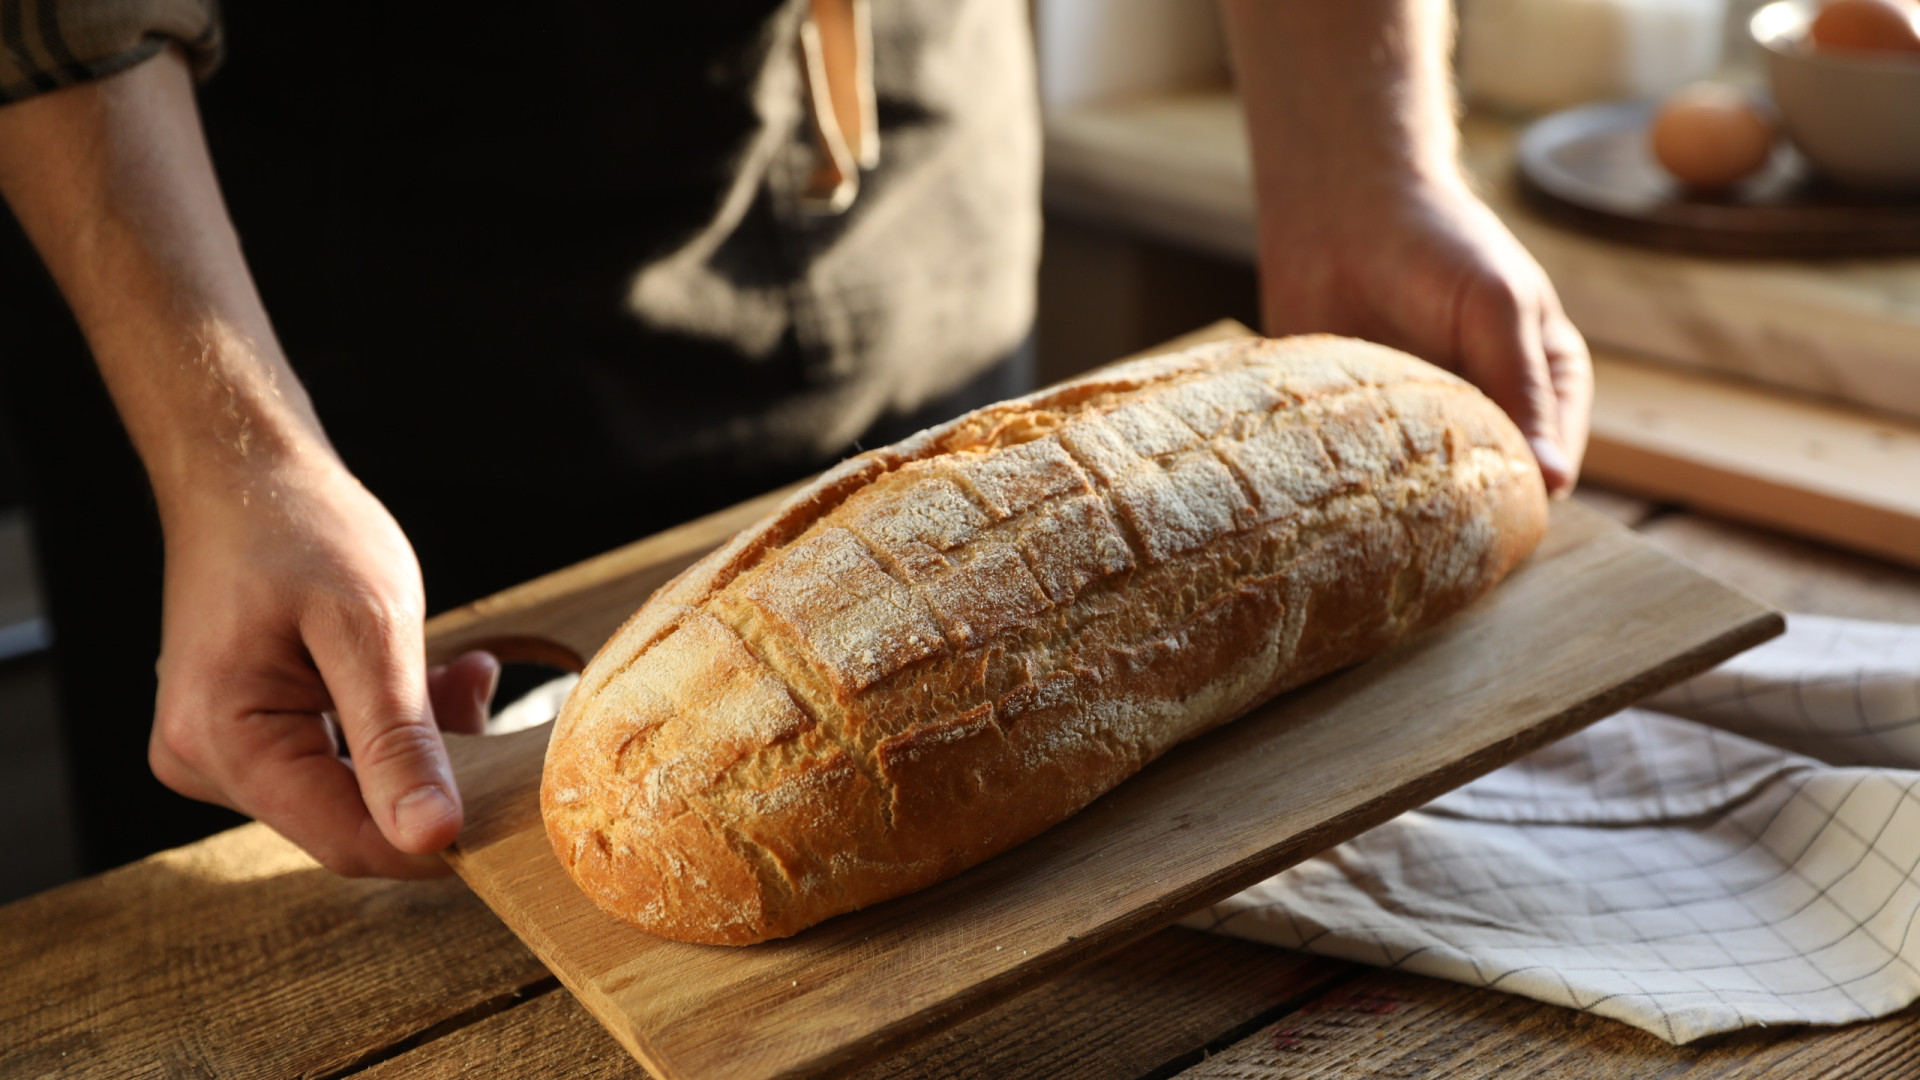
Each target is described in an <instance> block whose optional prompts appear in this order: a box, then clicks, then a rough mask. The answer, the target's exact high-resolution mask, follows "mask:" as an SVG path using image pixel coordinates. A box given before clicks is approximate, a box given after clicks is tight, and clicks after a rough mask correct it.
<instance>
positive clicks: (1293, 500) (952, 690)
mask: <svg viewBox="0 0 1920 1080" xmlns="http://www.w3.org/2000/svg"><path fill="white" fill-rule="evenodd" d="M1545 529H1546V496H1545V492H1544V490H1543V489H1542V487H1541V482H1540V477H1539V474H1538V471H1537V469H1536V468H1535V466H1534V463H1533V458H1532V455H1531V453H1530V452H1529V451H1528V449H1527V446H1526V443H1525V441H1524V440H1523V439H1522V438H1521V436H1520V434H1519V432H1518V431H1517V430H1515V429H1514V427H1513V425H1512V423H1511V422H1510V421H1509V420H1508V419H1507V418H1506V417H1505V416H1504V415H1503V414H1502V413H1501V412H1500V410H1499V409H1498V408H1497V407H1496V406H1494V405H1493V404H1492V403H1491V402H1490V401H1488V400H1487V399H1486V398H1485V397H1483V396H1482V395H1481V394H1480V393H1479V391H1477V390H1475V389H1473V387H1471V386H1470V385H1468V384H1467V383H1465V382H1464V381H1462V380H1460V379H1458V378H1456V377H1455V376H1452V375H1449V374H1447V373H1445V372H1443V371H1441V370H1439V369H1438V368H1434V367H1431V366H1429V365H1427V364H1424V363H1422V362H1420V361H1418V360H1415V359H1414V358H1412V357H1410V356H1406V355H1404V354H1402V353H1398V352H1395V351H1393V350H1390V349H1386V348H1383V347H1381V346H1376V345H1370V344H1367V343H1364V342H1358V341H1352V340H1348V339H1342V338H1332V337H1305V338H1289V339H1285V340H1279V341H1268V340H1258V339H1254V340H1247V341H1236V342H1223V343H1217V344H1213V345H1207V346H1201V347H1199V348H1197V349H1192V350H1188V351H1187V352H1184V353H1180V354H1176V355H1173V356H1167V357H1156V358H1152V359H1149V360H1143V361H1138V362H1135V363H1131V364H1125V365H1121V366H1119V367H1116V368H1112V369H1108V370H1106V371H1102V372H1099V373H1096V374H1094V375H1091V376H1088V377H1086V378H1083V379H1079V380H1075V381H1073V382H1070V383H1066V384H1063V385H1061V386H1059V387H1055V388H1053V389H1050V390H1046V391H1042V392H1040V393H1037V394H1032V395H1029V396H1028V397H1025V398H1021V399H1018V400H1016V401H1012V402H1005V403H1002V404H999V405H994V406H990V407H988V408H986V409H982V410H979V411H976V412H974V413H970V414H968V415H967V416H963V417H961V418H959V419H957V420H955V421H953V422H951V423H948V424H944V425H941V426H939V427H936V428H932V429H930V430H928V431H924V432H922V433H920V434H918V435H916V436H913V437H912V438H909V439H907V440H905V441H903V442H900V443H896V444H894V445H893V446H889V447H884V448H882V449H879V450H875V451H872V452H870V453H867V454H862V455H860V456H859V457H856V458H852V459H850V460H848V461H846V462H844V463H842V464H841V465H839V466H837V467H835V468H834V469H832V470H830V471H829V472H827V473H826V474H824V475H822V476H821V477H820V478H819V479H818V480H816V481H815V482H814V483H812V484H811V485H809V486H808V487H806V488H804V489H802V490H801V491H799V492H798V493H796V494H795V495H794V496H793V497H792V498H790V499H789V500H788V501H787V502H786V503H785V504H784V505H783V506H782V507H781V508H780V509H778V510H776V511H775V512H774V513H773V514H771V515H769V516H768V517H767V518H766V519H765V520H763V521H761V522H760V523H759V524H757V525H755V526H753V527H751V528H749V529H747V530H745V531H744V532H742V533H741V534H740V535H739V536H737V537H735V538H734V540H733V541H731V542H730V543H728V544H727V545H726V546H725V547H723V548H721V549H720V550H718V551H716V552H714V553H713V554H711V555H709V556H708V557H707V558H705V559H703V560H701V561H700V562H699V563H697V564H695V565H694V566H693V567H691V568H689V569H688V570H687V571H686V572H685V573H683V574H681V575H680V576H679V577H678V578H676V579H675V580H673V581H672V582H669V583H668V584H667V585H666V586H664V587H663V588H662V589H661V590H660V591H659V592H658V593H656V594H655V595H654V597H653V598H652V599H650V600H649V601H648V602H647V604H646V605H645V606H644V607H642V608H641V609H640V611H639V612H638V613H636V614H635V615H634V617H633V618H632V619H631V620H629V621H628V623H627V624H626V625H625V626H624V627H622V628H621V629H620V631H619V632H618V633H616V634H615V635H614V636H613V638H612V639H611V640H609V641H608V642H607V644H606V645H605V646H604V647H603V648H602V649H601V650H600V652H599V654H598V655H596V656H595V657H594V659H593V661H592V663H590V664H589V665H588V666H587V670H586V672H585V674H584V676H583V677H582V679H581V682H580V685H579V686H578V687H577V688H576V689H575V690H574V692H573V694H572V696H571V697H570V698H569V699H568V701H567V703H566V706H565V708H564V709H563V710H562V712H561V715H560V718H559V719H558V720H557V721H556V723H555V725H554V732H553V738H552V743H551V745H550V747H549V750H548V754H547V763H546V772H545V776H544V779H543V782H542V785H541V808H542V813H543V815H544V817H545V820H546V824H547V829H548V834H549V836H550V838H551V840H552V842H553V846H554V850H555V852H556V854H557V855H558V856H559V858H560V861H561V863H562V864H563V865H564V866H566V867H567V869H568V871H569V872H570V873H571V874H572V876H573V878H574V880H575V881H577V882H578V883H579V884H580V886H581V888H583V889H584V890H585V891H586V892H587V894H588V895H589V896H591V897H592V898H593V899H594V901H595V902H596V903H598V904H599V905H600V906H601V907H602V908H604V909H606V910H607V911H609V912H611V913H612V914H614V915H616V916H618V917H620V918H622V919H624V920H626V921H628V922H630V923H633V924H634V925H636V926H639V927H640V928H641V929H644V930H646V931H648V932H650V933H655V934H659V935H662V936H665V937H670V938H676V939H679V940H683V941H695V942H704V943H713V944H746V943H751V942H756V941H763V940H766V939H768V938H774V937H783V936H786V935H788V934H792V933H794V932H796V931H798V930H801V929H803V928H805V927H807V926H810V925H812V924H813V923H816V922H819V921H820V920H822V919H825V918H828V917H830V916H833V915H836V914H839V913H841V912H844V911H850V910H853V909H855V908H858V907H863V906H866V905H868V904H872V903H877V902H879V901H881V900H885V899H888V898H890V897H894V896H899V895H901V894H903V893H906V892H910V891H912V890H915V889H919V888H923V887H925V886H927V885H930V884H932V883H934V882H936V881H939V880H942V879H943V878H946V877H949V876H951V875H953V874H955V873H958V872H959V871H960V870H962V869H965V868H966V867H968V866H971V865H973V864H975V863H977V862H980V861H982V860H984V859H986V858H989V857H991V856H992V855H994V854H997V853H999V852H1001V851H1004V850H1006V849H1007V848H1009V847H1011V846H1013V845H1014V844H1017V843H1019V842H1020V841H1022V840H1025V839H1027V838H1028V837H1031V836H1033V835H1034V834H1036V833H1038V832H1040V831H1042V830H1044V829H1046V828H1047V827H1049V826H1051V825H1053V824H1055V823H1057V822H1059V821H1060V820H1062V819H1064V818H1066V817H1067V816H1069V815H1070V814H1072V813H1073V812H1075V811H1076V810H1078V809H1080V808H1081V807H1083V806H1085V805H1087V804H1088V803H1089V802H1091V801H1093V800H1094V799H1095V798H1097V797H1099V796H1100V795H1101V794H1103V793H1105V792H1106V791H1108V790H1110V789H1111V788H1112V787H1113V786H1114V785H1116V784H1118V783H1119V782H1120V781H1122V780H1124V779H1125V778H1126V777H1128V776H1130V775H1132V774H1133V773H1134V772H1137V771H1138V770H1139V769H1140V768H1141V767H1142V766H1144V765H1145V764H1146V763H1147V762H1149V761H1151V760H1153V759H1154V758H1155V757H1157V756H1158V755H1160V754H1161V753H1163V752H1165V751H1166V750H1167V749H1168V748H1169V747H1171V746H1173V745H1174V744H1176V743H1178V742H1180V741H1182V740H1184V739H1188V738H1191V737H1193V736H1195V735H1197V734H1199V733H1201V732H1203V731H1206V730H1208V729H1209V728H1212V727H1214V726H1216V725H1218V724H1221V723H1224V722H1225V721H1227V720H1231V719H1232V718H1234V717H1235V716H1238V715H1240V714H1242V713H1244V712H1246V711H1247V710H1248V709H1251V708H1252V707H1254V706H1255V705H1257V704H1259V703H1260V702H1262V701H1265V700H1266V699H1267V698H1269V697H1272V696H1273V695H1274V694H1277V693H1280V692H1281V691H1283V690H1286V689H1289V688H1291V687H1294V686H1298V685H1300V684H1301V683H1304V682H1307V681H1309V680H1311V679H1314V678H1318V677H1319V676H1321V675H1324V674H1327V673H1328V672H1331V671H1334V670H1337V669H1339V668H1341V667H1345V666H1347V665H1349V664H1353V663H1357V662H1358V661H1360V660H1363V659H1365V658H1366V657H1368V656H1371V655H1373V654H1374V653H1376V652H1378V651H1380V650H1381V649H1383V648H1385V647H1386V646H1387V645H1388V644H1390V643H1392V642H1393V641H1395V640H1397V639H1398V638H1400V637H1402V636H1405V635H1406V634H1409V633H1412V632H1414V631H1417V630H1419V629H1421V628H1423V627H1426V626H1429V625H1431V624H1433V623H1434V622H1436V621H1438V620H1440V619H1443V618H1445V617H1446V616H1448V615H1450V614H1452V613H1453V612H1455V611H1458V610H1459V609H1461V608H1462V607H1464V606H1466V605H1467V604H1468V603H1470V602H1472V601H1473V600H1474V599H1475V598H1476V597H1478V596H1480V595H1481V594H1482V593H1484V592H1485V591H1486V590H1487V589H1489V588H1491V587H1492V585H1493V584H1494V583H1495V582H1497V581H1498V580H1499V579H1500V578H1501V577H1502V576H1504V575H1505V574H1506V573H1507V571H1508V570H1509V569H1511V568H1512V566H1513V565H1514V564H1515V563H1517V562H1518V561H1519V560H1520V559H1522V558H1524V557H1525V556H1526V555H1527V553H1528V552H1530V551H1532V549H1533V547H1534V546H1535V544H1537V543H1538V542H1539V539H1540V537H1541V535H1542V534H1543V533H1544V531H1545Z"/></svg>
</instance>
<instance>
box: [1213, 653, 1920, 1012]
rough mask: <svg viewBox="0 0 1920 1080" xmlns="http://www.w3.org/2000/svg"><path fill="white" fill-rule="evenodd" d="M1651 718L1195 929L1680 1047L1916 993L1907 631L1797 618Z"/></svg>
mask: <svg viewBox="0 0 1920 1080" xmlns="http://www.w3.org/2000/svg"><path fill="white" fill-rule="evenodd" d="M1643 704H1644V706H1646V707H1644V708H1638V709H1628V710H1627V711H1625V712H1622V713H1620V714H1618V715H1616V716H1612V717H1609V718H1608V719H1606V720H1603V721H1601V722H1599V723H1597V724H1595V725H1593V726H1592V727H1590V728H1588V729H1587V730H1585V731H1583V732H1581V733H1579V734H1577V735H1574V736H1571V737H1570V738H1567V739H1564V740H1562V741H1560V742H1558V743H1555V744H1554V745H1552V746H1549V747H1547V748H1546V749H1543V750H1540V751H1538V752H1536V753H1534V754H1532V755H1531V756H1529V757H1526V758H1524V759H1522V760H1520V761H1519V762H1516V763H1514V764H1512V765H1509V766H1507V767H1506V768H1504V769H1500V770H1498V771H1497V772H1494V773H1491V774H1489V775H1487V776H1485V777H1483V778H1481V779H1479V780H1477V781H1475V782H1473V783H1471V784H1468V785H1467V786H1466V787H1463V788H1461V789H1459V790H1458V791H1455V792H1452V793H1450V794H1448V795H1446V796H1444V797H1442V798H1440V799H1437V800H1435V801H1434V802H1432V803H1429V804H1428V805H1427V806H1425V807H1423V808H1421V809H1420V810H1417V811H1414V812H1411V813H1408V814H1404V815H1402V816H1401V817H1399V818H1396V819H1395V820H1393V821H1390V822H1388V823H1387V824H1385V825H1382V826H1380V827H1379V828H1377V829H1374V830H1373V831H1371V832H1368V833H1366V834H1364V835H1362V836H1360V837H1358V838H1356V839H1354V840H1352V841H1350V842H1349V843H1346V844H1342V845H1341V846H1339V847H1337V848H1334V849H1333V850H1332V851H1329V852H1327V853H1326V854H1324V855H1321V856H1319V857H1317V858H1314V859H1310V860H1308V861H1307V862H1304V863H1301V864H1300V865H1298V866H1296V867H1294V868H1292V869H1291V870H1288V871H1286V872H1284V873H1282V874H1279V875H1278V876H1276V877H1273V878H1270V879H1268V880H1267V881H1265V882H1262V883H1261V884H1259V885H1256V886H1255V887H1253V888H1251V889H1248V890H1247V891H1245V892H1243V893H1240V894H1239V895H1237V896H1234V897H1231V898H1229V899H1228V900H1226V901H1224V902H1222V903H1220V904H1216V905H1214V906H1213V907H1212V908H1209V909H1207V910H1205V911H1202V912H1199V913H1197V914H1195V915H1194V916H1191V917H1190V918H1188V919H1187V920H1186V922H1187V925H1190V926H1197V927H1200V928H1202V929H1209V930H1218V931H1221V932H1224V933H1229V934H1235V935H1238V936H1241V937H1247V938H1252V939H1255V940H1258V941H1265V942H1269V943H1272V944H1275V945H1283V946H1286V947H1288V948H1296V949H1305V950H1308V951H1311V952H1317V953H1323V954H1326V955H1330V956H1337V957H1341V958H1344V959H1348V960H1355V961H1360V962H1364V963H1369V964H1377V965H1381V966H1386V967H1395V968H1400V969H1403V970H1406V971H1412V972H1417V973H1419V974H1423V975H1432V976H1436V977H1439V978H1443V979H1451V980H1454V981H1457V982H1463V983H1469V984H1473V985H1478V986H1488V987H1493V988H1496V989H1500V990H1505V991H1509V992H1512V993H1517V994H1523V995H1525V996H1527V997H1531V998H1535V999H1538V1000H1540V1001H1545V1002H1550V1003H1553V1004H1556V1005H1565V1006H1569V1007H1572V1008H1576V1009H1582V1010H1585V1011H1587V1012H1592V1013H1596V1014H1598V1015H1601V1016H1609V1017H1613V1018H1615V1019H1619V1020H1624V1021H1626V1022H1627V1023H1630V1024H1633V1025H1634V1026H1636V1027H1639V1028H1642V1029H1644V1030H1646V1031H1649V1032H1652V1033H1653V1034H1654V1035H1657V1036H1659V1037H1660V1038H1663V1039H1666V1040H1667V1041H1669V1042H1674V1043H1685V1042H1689V1041H1691V1040H1693V1039H1697V1038H1700V1037H1701V1036H1703V1035H1710V1034H1713V1033H1715V1032H1721V1031H1728V1030H1732V1029H1735V1028H1742V1027H1749V1026H1753V1025H1759V1024H1783V1023H1809V1024H1839V1023H1846V1022H1849V1021H1854V1020H1861V1019H1866V1018H1869V1017H1876V1016H1884V1015H1886V1014H1888V1013H1891V1012H1895V1011H1898V1010H1899V1009H1901V1008H1903V1007H1905V1006H1906V1005H1908V1004H1910V1003H1912V1002H1913V1001H1914V1000H1915V999H1916V998H1917V997H1920V873H1917V870H1920V795H1917V794H1916V793H1917V792H1920V771H1914V770H1916V769H1920V627H1912V626H1893V625H1887V624H1876V623H1863V622H1855V621H1851V620H1844V619H1830V618H1821V617H1816V616H1807V615H1798V616H1794V617H1793V618H1792V619H1790V620H1789V623H1788V629H1787V633H1786V634H1785V635H1784V636H1782V637H1780V638H1778V639H1775V640H1774V641H1772V642H1769V643H1768V644H1766V645H1762V646H1760V647H1759V648H1756V649H1754V650H1752V651H1750V652H1747V653H1745V654H1743V655H1742V656H1740V657H1737V658H1735V659H1734V660H1732V661H1730V662H1728V663H1727V664H1725V665H1723V666H1721V667H1719V668H1717V669H1715V670H1714V671H1711V672H1709V673H1707V674H1705V675H1702V676H1700V677H1698V678H1696V679H1693V680H1692V681H1690V682H1688V683H1686V684H1684V685H1682V686H1680V687H1678V688H1676V689H1674V690H1671V691H1668V692H1666V693H1664V694H1661V695H1659V696H1657V697H1655V698H1653V699H1650V700H1649V701H1647V702H1645V703H1643ZM1653 709H1659V710H1661V711H1660V712H1655V711H1652V710H1653ZM1708 725H1712V726H1708ZM1761 740H1765V741H1764V742H1763V741H1761ZM1769 743H1772V744H1775V745H1768V744H1769ZM1782 747H1785V748H1790V749H1782ZM1796 751H1797V752H1796Z"/></svg>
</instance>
